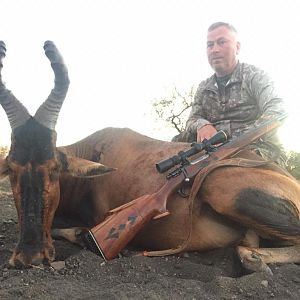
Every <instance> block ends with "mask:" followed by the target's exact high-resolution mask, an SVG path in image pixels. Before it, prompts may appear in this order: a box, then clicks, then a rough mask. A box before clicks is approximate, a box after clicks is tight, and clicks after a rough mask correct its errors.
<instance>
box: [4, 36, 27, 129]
mask: <svg viewBox="0 0 300 300" xmlns="http://www.w3.org/2000/svg"><path fill="white" fill-rule="evenodd" d="M5 55H6V46H5V43H4V42H3V41H0V104H1V105H2V107H3V109H4V110H5V112H6V115H7V117H8V120H9V123H10V127H11V129H12V130H15V129H16V128H17V127H19V126H21V125H23V124H25V122H26V121H27V120H28V119H29V118H30V115H29V113H28V111H27V109H26V108H25V107H24V106H23V104H22V103H21V102H19V101H18V100H17V98H16V97H15V96H14V95H13V94H12V93H11V91H9V90H8V89H6V87H5V85H4V83H3V82H2V77H1V69H2V67H3V65H2V59H3V58H4V57H5Z"/></svg>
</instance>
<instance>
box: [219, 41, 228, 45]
mask: <svg viewBox="0 0 300 300" xmlns="http://www.w3.org/2000/svg"><path fill="white" fill-rule="evenodd" d="M226 43H227V41H226V40H220V41H218V44H219V45H220V46H222V45H224V44H226Z"/></svg>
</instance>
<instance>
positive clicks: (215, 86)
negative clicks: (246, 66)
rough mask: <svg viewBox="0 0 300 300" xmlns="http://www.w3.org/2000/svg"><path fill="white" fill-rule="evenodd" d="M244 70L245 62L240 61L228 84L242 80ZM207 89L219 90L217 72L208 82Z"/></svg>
mask: <svg viewBox="0 0 300 300" xmlns="http://www.w3.org/2000/svg"><path fill="white" fill-rule="evenodd" d="M242 71H243V64H242V63H240V62H238V63H237V65H236V67H235V69H234V71H233V73H232V75H231V78H230V79H229V81H228V83H227V84H226V86H227V85H229V84H232V83H237V82H242V79H243V75H242ZM204 89H205V90H210V91H218V84H217V81H216V74H214V75H212V76H211V77H210V78H209V79H208V80H207V83H206V85H205V87H204Z"/></svg>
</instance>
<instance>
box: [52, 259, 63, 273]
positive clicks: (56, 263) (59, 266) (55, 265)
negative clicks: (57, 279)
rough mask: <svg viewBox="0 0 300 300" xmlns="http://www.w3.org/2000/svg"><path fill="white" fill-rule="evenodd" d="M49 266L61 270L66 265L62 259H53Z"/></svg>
mask: <svg viewBox="0 0 300 300" xmlns="http://www.w3.org/2000/svg"><path fill="white" fill-rule="evenodd" d="M51 267H52V268H53V269H55V270H57V271H59V270H62V269H63V268H65V267H66V263H65V261H63V260H60V261H54V262H52V263H51Z"/></svg>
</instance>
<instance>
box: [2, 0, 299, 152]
mask: <svg viewBox="0 0 300 300" xmlns="http://www.w3.org/2000/svg"><path fill="white" fill-rule="evenodd" d="M0 7H1V18H0V39H1V40H3V41H4V42H5V43H6V47H7V55H6V58H5V59H4V61H3V64H4V68H3V71H2V74H3V80H4V82H5V83H6V86H7V88H8V89H10V90H11V91H12V92H13V93H14V95H15V96H16V97H17V98H18V99H19V100H20V101H21V102H22V103H23V104H24V105H25V106H26V107H27V109H28V111H29V112H30V113H31V114H33V115H34V114H35V111H36V110H37V109H38V107H39V105H40V104H41V103H42V102H43V101H44V100H45V99H46V98H47V96H48V95H49V93H50V90H51V89H52V87H53V80H54V76H53V73H52V69H51V67H50V64H49V61H48V60H47V58H46V57H45V55H44V51H43V44H44V41H46V40H52V41H54V42H55V44H56V46H57V47H58V49H59V50H60V52H61V53H62V55H63V57H64V60H65V62H66V64H67V66H68V69H69V76H70V80H71V85H70V88H69V92H68V95H67V98H66V100H65V102H64V105H63V107H62V110H61V112H60V115H59V119H58V123H57V126H56V131H57V133H58V145H65V144H70V143H74V142H76V141H78V140H80V139H82V138H84V137H86V136H88V135H90V134H92V133H93V132H95V131H96V130H99V129H102V128H105V127H111V126H112V127H129V128H131V129H133V130H136V131H138V132H140V133H142V134H145V135H148V136H151V137H154V138H158V139H164V140H170V139H171V138H172V137H173V136H174V135H175V134H176V131H170V130H167V129H166V128H163V127H162V126H161V124H158V123H155V118H154V116H153V113H151V111H152V101H153V100H154V99H160V98H163V97H166V96H168V95H169V93H170V91H171V90H172V89H173V88H174V87H176V88H177V89H178V90H179V91H181V92H184V91H188V90H190V88H191V87H192V86H197V85H198V84H199V83H200V81H202V80H203V79H206V78H207V77H209V76H211V74H212V70H211V69H210V66H209V65H208V62H207V57H206V33H207V28H208V27H209V25H210V24H211V23H213V22H216V21H225V22H229V23H232V24H233V25H234V26H235V27H236V28H237V30H238V31H239V36H240V40H241V44H242V48H241V53H240V61H243V62H247V63H251V64H254V65H256V66H258V67H260V68H262V69H265V70H266V71H267V72H268V73H270V75H271V76H272V77H273V79H274V80H275V82H276V86H277V88H278V90H279V91H280V93H281V95H282V97H283V98H284V99H285V101H286V103H287V108H288V111H289V112H290V117H289V119H288V121H287V122H286V124H285V125H284V127H283V128H282V129H281V136H282V140H283V142H284V144H285V145H286V148H288V149H291V150H299V151H300V135H299V134H297V131H299V132H300V126H299V122H298V120H299V117H298V116H299V112H300V93H299V88H298V86H299V76H298V73H299V70H300V60H299V53H300V33H299V30H300V18H299V11H300V0H227V1H223V0H214V1H211V0H19V1H18V0H0ZM0 128H1V129H0V144H2V145H7V144H9V140H10V132H11V130H10V126H9V123H8V120H7V117H6V115H5V114H4V112H3V110H0Z"/></svg>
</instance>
